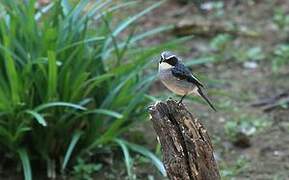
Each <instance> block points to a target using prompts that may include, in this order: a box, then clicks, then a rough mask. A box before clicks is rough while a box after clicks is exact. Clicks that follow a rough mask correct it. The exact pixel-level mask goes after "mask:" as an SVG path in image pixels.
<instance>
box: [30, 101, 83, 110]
mask: <svg viewBox="0 0 289 180" xmlns="http://www.w3.org/2000/svg"><path fill="white" fill-rule="evenodd" d="M57 106H60V107H70V108H74V109H78V110H86V108H85V107H83V106H80V105H78V104H73V103H68V102H51V103H46V104H42V105H40V106H37V107H36V108H35V109H34V111H42V110H44V109H47V108H51V107H57Z"/></svg>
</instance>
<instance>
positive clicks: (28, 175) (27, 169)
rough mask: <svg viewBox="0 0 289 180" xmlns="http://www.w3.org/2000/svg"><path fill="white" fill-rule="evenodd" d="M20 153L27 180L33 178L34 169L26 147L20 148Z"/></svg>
mask: <svg viewBox="0 0 289 180" xmlns="http://www.w3.org/2000/svg"><path fill="white" fill-rule="evenodd" d="M18 154H19V156H20V159H21V162H22V167H23V171H24V177H25V180H32V175H31V172H32V171H31V166H30V161H29V157H28V153H27V151H26V150H25V149H20V150H18Z"/></svg>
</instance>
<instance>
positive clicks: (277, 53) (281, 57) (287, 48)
mask: <svg viewBox="0 0 289 180" xmlns="http://www.w3.org/2000/svg"><path fill="white" fill-rule="evenodd" d="M288 63H289V45H287V44H281V45H278V46H277V47H276V48H275V49H274V52H273V58H272V70H273V72H277V71H278V70H279V69H280V68H281V67H282V66H284V65H288Z"/></svg>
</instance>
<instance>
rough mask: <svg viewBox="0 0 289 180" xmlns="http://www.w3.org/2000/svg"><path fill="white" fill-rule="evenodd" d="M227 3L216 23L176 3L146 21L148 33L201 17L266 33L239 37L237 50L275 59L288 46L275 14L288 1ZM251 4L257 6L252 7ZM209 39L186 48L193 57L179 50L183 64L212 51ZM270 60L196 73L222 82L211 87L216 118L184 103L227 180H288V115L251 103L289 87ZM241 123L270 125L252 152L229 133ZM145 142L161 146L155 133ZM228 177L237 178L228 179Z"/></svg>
mask: <svg viewBox="0 0 289 180" xmlns="http://www.w3.org/2000/svg"><path fill="white" fill-rule="evenodd" d="M224 2H225V3H224V4H225V7H224V11H223V15H222V16H219V17H216V16H215V14H216V13H215V12H214V11H212V12H209V13H207V14H205V15H204V14H201V13H199V12H198V11H197V9H196V8H195V7H194V6H193V5H192V4H188V5H180V4H179V3H178V2H177V1H176V0H175V1H173V0H171V1H168V2H167V3H165V4H163V5H162V7H161V8H159V9H157V10H155V11H154V13H153V14H152V15H150V16H149V17H147V18H146V19H145V20H144V22H145V24H144V27H156V26H158V25H161V24H166V23H170V24H174V23H176V22H178V21H180V20H182V19H185V18H186V19H194V18H196V19H198V18H199V17H201V18H205V19H207V20H210V21H214V22H218V21H220V22H228V21H229V22H234V23H237V24H238V25H242V26H247V27H249V28H250V29H253V30H256V31H258V32H260V33H261V37H260V38H257V39H255V38H250V37H249V38H248V37H247V38H244V37H236V38H235V40H234V44H241V45H245V46H248V47H251V46H252V47H254V46H260V47H262V49H263V50H264V53H266V54H270V52H271V51H272V49H273V48H274V47H275V45H276V44H281V43H284V42H285V41H286V38H288V37H287V35H288V34H286V33H285V32H283V31H281V30H278V29H277V28H276V26H275V25H274V24H273V22H272V18H273V14H274V8H275V7H277V6H278V7H281V6H282V7H283V8H287V10H288V8H289V1H282V0H278V1H277V0H276V1H261V0H256V1H224ZM250 2H254V3H253V4H250ZM164 36H167V37H160V38H159V39H155V40H154V42H153V43H155V42H158V41H163V40H165V39H168V36H170V37H172V36H171V35H167V34H166V35H164ZM210 39H211V38H207V37H195V38H194V39H193V40H191V41H190V42H188V43H186V44H185V46H184V47H186V48H187V49H188V50H189V51H186V53H185V52H184V51H182V50H180V51H179V52H178V54H179V55H182V57H183V58H184V59H188V58H190V59H192V58H194V57H197V56H198V54H199V53H200V51H202V49H206V48H207V47H208V46H209V45H208V42H209V41H210ZM147 43H151V42H147ZM269 58H270V57H269V56H268V57H267V56H266V58H265V59H263V60H262V61H258V62H257V64H258V67H257V68H255V69H248V68H244V66H243V62H240V61H236V60H235V59H229V60H228V61H223V62H218V63H214V64H209V65H206V66H193V67H192V69H193V71H194V72H195V73H196V74H199V75H203V76H208V78H209V79H213V80H215V81H216V82H217V83H209V85H211V84H212V85H211V86H209V94H210V95H211V97H212V99H213V101H214V102H215V104H216V105H217V106H218V109H219V111H218V112H217V113H214V112H213V111H211V110H210V109H209V107H208V106H207V105H206V104H200V103H195V102H194V101H193V100H192V99H190V98H188V99H186V100H185V101H184V103H185V104H186V105H187V106H188V107H189V108H190V109H191V111H192V112H194V113H195V114H196V116H198V117H199V119H200V120H201V121H203V123H204V125H205V126H206V127H207V128H208V130H209V132H210V134H211V136H212V139H213V142H214V146H215V151H216V156H217V159H218V162H219V166H220V169H221V172H222V173H223V177H224V179H232V178H233V179H260V180H266V179H268V180H269V179H289V138H288V132H289V118H288V117H289V111H288V109H282V108H277V109H275V110H273V111H272V112H270V113H264V112H262V111H261V110H260V109H259V108H253V107H251V106H250V103H252V102H254V101H256V100H258V99H262V98H266V97H270V96H274V95H275V94H277V93H280V92H282V91H284V90H286V89H288V87H289V78H288V69H287V68H288V66H287V68H286V67H285V68H282V69H283V71H282V72H280V73H277V74H276V73H273V72H272V70H271V61H270V59H269ZM201 77H202V76H201ZM204 81H205V80H204ZM205 84H206V83H205ZM163 91H166V93H165V94H167V95H171V93H170V92H168V91H167V90H166V89H165V88H164V87H163V85H161V83H160V82H156V84H155V85H154V87H152V89H151V94H153V95H159V94H160V93H161V95H164V93H163ZM214 92H217V93H214ZM174 97H175V96H174ZM178 98H179V97H178ZM224 104H226V105H224ZM240 117H245V118H247V119H248V120H247V121H251V120H252V121H254V120H255V119H261V121H264V122H261V123H264V124H266V125H265V127H263V128H260V129H259V130H258V131H257V132H256V133H254V134H253V135H252V136H249V141H250V146H249V147H247V148H241V147H236V146H234V145H233V143H232V141H231V140H230V138H229V137H228V134H226V133H225V127H224V126H225V124H226V123H227V122H229V121H233V120H234V119H238V118H240ZM147 128H150V130H151V131H153V130H152V128H151V124H150V122H147V123H146V125H145V129H146V132H147V131H148V129H147ZM146 139H147V141H148V142H147V143H148V144H151V145H153V144H154V143H156V137H155V134H153V133H151V134H149V135H146ZM152 141H153V143H152ZM152 147H154V146H152ZM242 158H243V159H245V163H244V164H243V165H239V164H238V162H239V160H240V159H242ZM239 166H240V167H239ZM139 168H143V167H139ZM234 168H235V169H234ZM232 169H233V170H232ZM228 171H230V173H232V174H231V175H226V173H227V172H228ZM146 178H147V177H146ZM160 179H163V178H160Z"/></svg>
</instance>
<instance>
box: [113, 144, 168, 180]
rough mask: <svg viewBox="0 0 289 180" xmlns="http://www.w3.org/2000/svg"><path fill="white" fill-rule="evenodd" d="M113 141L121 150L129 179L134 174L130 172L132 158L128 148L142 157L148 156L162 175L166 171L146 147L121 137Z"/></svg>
mask: <svg viewBox="0 0 289 180" xmlns="http://www.w3.org/2000/svg"><path fill="white" fill-rule="evenodd" d="M115 142H116V143H117V144H118V145H119V146H120V147H121V149H122V151H123V154H124V160H125V164H126V169H127V173H128V177H129V179H130V180H132V179H135V175H133V173H132V162H133V159H132V158H131V156H130V155H129V150H132V151H134V152H137V153H139V154H141V155H143V156H144V157H146V158H148V159H149V160H150V161H151V162H152V164H154V165H155V166H156V168H157V169H158V170H159V171H160V172H161V173H162V174H163V176H166V171H165V168H164V166H163V164H162V162H161V161H160V160H159V159H158V158H157V157H156V156H155V155H154V154H153V153H152V152H150V151H149V150H147V149H146V148H144V147H142V146H139V145H137V144H133V143H129V142H127V141H125V140H122V139H116V140H115Z"/></svg>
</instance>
